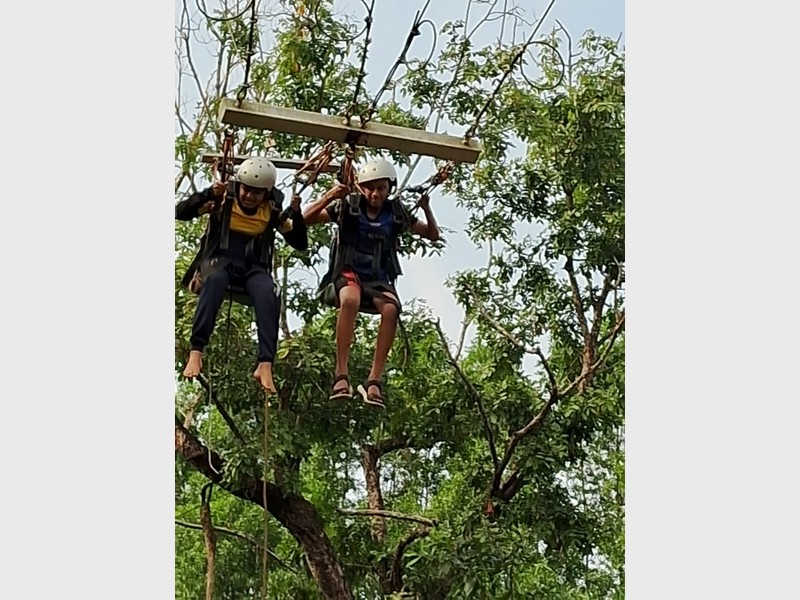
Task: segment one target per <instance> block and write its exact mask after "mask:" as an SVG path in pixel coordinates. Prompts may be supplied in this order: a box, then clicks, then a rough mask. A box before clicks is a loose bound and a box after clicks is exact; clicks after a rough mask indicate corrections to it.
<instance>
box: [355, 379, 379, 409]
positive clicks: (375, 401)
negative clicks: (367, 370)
mask: <svg viewBox="0 0 800 600" xmlns="http://www.w3.org/2000/svg"><path fill="white" fill-rule="evenodd" d="M373 386H375V387H376V388H378V392H381V391H382V390H381V382H380V381H377V380H375V379H368V380H367V381H365V382H364V384H363V385H361V384H359V385H358V393H359V394H361V397H362V398H364V402H366V403H367V404H369V405H370V406H377V407H378V408H386V405H385V404H384V403H383V397H382V396H381V394H380V393H378V394H375V393H372V394H368V393H367V390H368V389H369V388H371V387H373Z"/></svg>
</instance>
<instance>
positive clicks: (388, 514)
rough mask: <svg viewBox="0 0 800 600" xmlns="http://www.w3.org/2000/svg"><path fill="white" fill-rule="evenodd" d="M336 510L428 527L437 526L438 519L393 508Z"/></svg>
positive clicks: (353, 515)
mask: <svg viewBox="0 0 800 600" xmlns="http://www.w3.org/2000/svg"><path fill="white" fill-rule="evenodd" d="M336 512H338V513H339V514H342V515H347V516H351V517H378V518H381V519H397V520H398V521H409V522H411V523H421V524H422V525H426V526H427V527H435V526H436V525H437V521H436V520H435V519H428V518H425V517H419V516H417V515H406V514H403V513H399V512H395V511H392V510H372V509H369V508H337V509H336Z"/></svg>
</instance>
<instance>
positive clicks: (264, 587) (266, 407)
mask: <svg viewBox="0 0 800 600" xmlns="http://www.w3.org/2000/svg"><path fill="white" fill-rule="evenodd" d="M268 424H269V392H267V391H265V392H264V486H263V488H262V489H263V496H264V498H263V499H264V553H263V559H262V561H263V568H262V591H261V597H262V598H263V599H264V600H267V598H268V597H269V596H268V585H269V510H268V508H267V477H268V473H267V458H268V456H269V440H268V437H267V436H268V434H269V425H268Z"/></svg>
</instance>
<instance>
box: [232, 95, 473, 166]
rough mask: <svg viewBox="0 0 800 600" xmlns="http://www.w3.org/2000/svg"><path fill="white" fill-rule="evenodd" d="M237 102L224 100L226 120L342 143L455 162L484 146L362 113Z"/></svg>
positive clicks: (467, 160) (468, 160)
mask: <svg viewBox="0 0 800 600" xmlns="http://www.w3.org/2000/svg"><path fill="white" fill-rule="evenodd" d="M237 104H238V102H237V101H236V100H231V99H229V98H223V99H222V100H221V101H220V107H219V118H220V121H221V122H222V123H225V124H227V125H235V126H239V127H249V128H252V129H263V130H269V131H278V132H281V133H290V134H293V135H299V136H303V137H311V138H320V139H324V140H333V141H336V142H339V143H342V144H344V143H349V142H351V141H354V140H355V143H356V145H358V146H363V147H368V148H384V149H386V150H395V151H398V152H403V153H405V154H422V155H424V156H433V157H435V158H440V159H443V160H452V161H454V162H464V163H474V162H476V161H477V160H478V156H479V155H480V153H481V150H482V146H481V143H480V142H478V141H476V140H469V141H466V140H465V139H464V138H459V137H456V136H453V135H445V134H442V133H430V132H428V131H423V130H420V129H411V128H410V127H397V126H396V125H386V124H385V123H375V122H372V121H370V122H368V123H367V124H366V125H365V126H364V127H363V128H362V127H361V125H360V122H359V120H358V117H353V119H352V120H351V121H350V125H349V126H348V125H347V124H346V122H345V120H344V118H343V117H340V116H339V117H337V116H334V115H324V114H321V113H317V112H310V111H305V110H296V109H291V108H283V107H279V106H271V105H268V104H260V103H257V102H242V106H241V107H239V106H238V105H237Z"/></svg>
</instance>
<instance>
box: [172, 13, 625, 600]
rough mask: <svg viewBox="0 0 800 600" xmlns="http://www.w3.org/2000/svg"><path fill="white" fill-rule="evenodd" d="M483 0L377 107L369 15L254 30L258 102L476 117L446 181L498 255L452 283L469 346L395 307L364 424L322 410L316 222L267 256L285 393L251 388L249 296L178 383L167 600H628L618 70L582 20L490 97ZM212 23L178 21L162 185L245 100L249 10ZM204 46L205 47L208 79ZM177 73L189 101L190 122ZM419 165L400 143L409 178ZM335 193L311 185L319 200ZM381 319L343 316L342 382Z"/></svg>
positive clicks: (498, 54) (194, 229) (328, 16)
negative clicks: (382, 399)
mask: <svg viewBox="0 0 800 600" xmlns="http://www.w3.org/2000/svg"><path fill="white" fill-rule="evenodd" d="M484 4H485V3H481V2H477V1H474V0H473V1H472V2H470V3H469V5H468V11H467V13H466V14H465V15H464V18H463V19H459V20H454V21H452V22H450V23H447V24H444V25H443V26H442V28H441V30H440V36H441V37H442V38H443V39H442V42H443V48H442V50H441V51H439V52H438V54H437V55H436V56H435V57H433V58H432V59H431V60H430V61H422V60H414V61H409V64H408V65H407V66H406V70H405V73H404V74H402V75H399V76H398V78H397V81H395V82H394V85H393V86H391V89H390V90H388V91H390V92H391V94H390V96H391V97H390V98H388V99H386V100H383V95H382V94H377V93H374V92H372V93H368V90H366V89H359V93H358V94H357V95H356V96H355V103H353V102H354V89H355V87H356V85H355V82H356V81H358V79H359V73H360V72H361V61H360V59H361V56H362V53H363V50H364V36H363V35H362V36H360V37H359V36H358V33H359V32H360V31H362V32H363V30H364V29H365V26H364V25H361V24H359V23H350V22H348V21H347V20H346V19H344V18H343V17H341V16H338V15H334V13H333V10H332V6H331V3H330V2H325V1H319V2H301V1H284V2H280V3H279V4H278V6H277V9H276V10H275V11H274V12H272V13H271V14H268V15H265V14H262V15H260V18H259V23H260V24H262V25H260V27H259V29H258V30H257V34H258V35H256V36H255V38H254V39H255V41H256V43H255V44H254V46H253V47H254V48H258V40H259V39H260V37H261V36H262V35H263V34H264V33H265V32H266V31H270V29H269V28H267V27H265V28H264V29H261V27H262V26H263V24H264V23H267V24H272V25H273V27H272V29H271V31H272V32H274V41H273V42H272V43H270V44H269V45H268V47H267V48H266V49H265V50H263V51H261V50H257V51H255V53H254V54H253V55H252V58H251V59H250V68H249V88H248V89H247V93H248V94H249V95H250V97H251V98H253V99H255V100H256V101H259V102H266V103H272V104H276V105H280V106H288V107H295V108H299V109H305V110H316V111H320V110H324V111H326V112H329V113H332V114H344V113H345V112H347V111H348V110H349V109H352V110H355V111H356V114H360V113H363V112H364V111H366V110H368V109H369V107H370V106H371V105H372V101H373V100H375V99H378V100H383V101H382V102H380V101H379V102H377V103H376V104H375V109H376V111H375V115H374V119H376V120H379V121H382V122H387V123H392V124H400V125H403V126H410V127H417V128H427V129H429V130H436V129H438V128H439V127H440V126H441V125H442V124H445V123H450V124H453V125H455V126H461V127H462V128H464V129H466V128H468V127H469V126H470V125H472V124H473V123H474V122H475V117H476V115H477V114H479V113H481V111H482V110H483V115H482V119H481V121H480V123H479V129H478V135H479V137H480V139H481V141H482V143H483V145H484V151H483V153H482V155H481V157H480V159H479V161H478V162H477V163H476V164H475V165H458V166H457V167H456V168H455V169H454V170H453V172H452V174H451V176H450V178H449V179H448V180H447V181H446V182H444V183H443V184H442V187H443V190H444V191H445V193H446V194H448V196H450V197H453V198H455V199H456V201H457V202H458V203H459V204H460V205H462V206H463V207H465V208H466V209H468V210H469V212H470V214H471V215H473V217H472V219H471V222H470V235H471V238H472V240H473V241H474V243H475V244H476V246H484V245H485V246H487V247H488V248H489V258H488V261H487V264H486V266H485V267H482V268H478V269H471V270H468V271H465V272H461V273H455V274H454V275H453V277H452V278H451V279H450V280H449V282H448V285H449V287H450V288H451V289H452V291H453V293H454V294H455V296H456V298H457V299H458V302H459V304H460V305H461V306H462V307H463V310H464V331H463V332H462V335H461V336H459V339H457V340H450V339H448V338H447V336H446V335H445V333H444V332H443V331H442V329H441V327H440V325H439V323H438V320H437V318H436V316H435V315H434V314H432V313H431V312H430V310H428V309H427V308H426V307H425V306H424V305H423V304H421V303H418V302H413V301H412V302H406V304H407V310H406V313H405V314H404V316H403V324H404V333H403V334H401V335H399V336H398V339H397V340H396V343H395V346H394V348H393V350H392V353H391V355H390V358H389V364H388V365H387V400H388V402H389V405H390V406H389V410H388V411H387V412H386V413H376V412H374V411H373V410H372V409H369V408H368V407H362V406H359V405H357V404H356V403H350V404H337V405H332V404H331V403H329V402H328V400H327V396H328V387H329V382H330V380H331V377H332V373H333V357H334V338H333V331H334V327H333V324H334V319H335V314H334V313H333V312H332V311H330V310H328V309H326V308H324V307H322V306H320V305H319V303H318V302H317V301H316V299H315V291H316V290H315V284H316V282H317V278H316V277H314V276H311V275H310V273H315V272H316V273H317V275H318V273H319V272H318V269H320V268H322V267H324V265H325V261H326V259H327V244H328V243H329V241H330V232H329V231H327V230H325V229H323V228H314V229H312V240H311V241H312V248H311V250H310V251H309V252H308V254H307V255H302V254H299V253H296V252H294V251H292V250H291V249H290V248H288V247H280V249H279V251H278V253H277V256H278V259H277V260H276V265H275V269H276V280H277V281H281V282H283V285H282V287H283V289H284V299H285V311H284V314H283V315H282V317H281V330H282V332H283V335H282V339H281V342H280V349H279V354H278V362H277V364H276V370H275V375H276V383H277V384H278V385H279V387H280V393H279V395H278V397H277V398H274V399H273V400H272V402H271V403H270V405H269V406H265V399H264V396H263V395H262V393H261V391H260V389H259V388H258V386H257V384H255V383H254V382H252V381H251V380H250V379H249V373H250V371H252V368H251V362H252V352H253V345H254V341H253V339H252V331H251V326H250V315H249V313H248V311H247V310H246V309H244V308H243V307H241V306H239V305H233V306H230V307H229V308H230V313H229V316H228V314H224V311H223V313H221V314H224V317H223V319H221V320H220V323H219V325H218V328H217V332H216V333H215V336H214V338H213V340H212V344H211V346H210V347H209V348H208V349H207V352H206V361H205V362H206V370H207V373H208V375H207V377H206V378H204V379H203V380H202V382H201V384H198V385H189V384H186V383H185V382H181V383H180V384H179V392H178V395H177V399H176V424H175V428H176V451H177V453H176V536H177V537H176V596H177V597H180V598H196V597H198V596H199V595H201V594H203V593H204V590H205V593H206V594H207V597H214V598H242V597H252V596H255V595H257V594H258V593H260V592H263V591H264V583H263V581H262V575H263V572H264V571H265V567H268V569H269V592H270V597H295V598H318V597H322V598H350V597H353V598H374V597H393V595H394V597H400V594H405V595H406V597H418V598H442V599H444V598H463V597H487V598H488V597H491V598H512V597H517V596H524V597H528V596H531V595H534V596H537V597H574V598H606V597H621V596H622V595H624V533H623V520H624V485H623V484H624V429H623V425H624V345H623V344H624V322H625V316H624V315H625V313H624V56H623V54H622V51H621V49H620V48H619V46H618V43H617V42H615V41H613V40H609V39H603V38H600V37H598V36H596V35H595V34H593V33H592V32H591V31H590V32H586V33H585V35H584V36H583V37H582V38H581V40H580V42H579V44H578V45H579V48H577V49H576V48H573V47H572V46H573V42H572V39H571V38H570V37H569V34H568V33H567V32H566V31H564V30H563V29H561V28H558V29H556V30H554V31H553V32H551V34H549V35H548V36H546V37H545V38H543V39H541V40H540V41H538V42H537V44H535V45H534V46H531V48H534V47H535V48H537V49H538V50H540V52H538V62H539V71H540V72H539V74H538V76H537V77H536V78H535V79H534V78H533V76H532V75H531V74H530V72H531V71H532V69H531V68H530V66H527V67H522V68H519V67H518V68H516V69H513V70H511V71H510V75H509V76H508V77H507V79H506V80H505V82H504V83H503V85H502V86H501V87H499V88H497V85H496V84H497V81H498V78H500V77H501V76H502V74H503V73H504V72H505V70H506V69H507V68H508V67H509V66H511V65H512V64H514V62H516V61H517V58H515V57H517V55H518V53H519V52H520V50H521V49H522V45H521V44H509V43H507V42H502V43H497V44H493V45H490V46H483V47H478V46H476V45H475V44H474V42H473V39H474V32H475V31H476V30H477V29H480V28H482V27H488V26H491V23H493V22H495V21H493V17H494V16H495V14H499V13H495V12H493V11H495V9H494V7H493V6H487V7H485V8H484V6H483V5H484ZM377 10H379V8H378V9H377ZM481 11H483V12H481ZM476 14H477V21H476ZM521 14H522V13H521V11H519V9H516V8H514V9H512V10H510V11H509V12H507V13H506V15H505V19H508V21H509V23H510V22H512V21H513V20H515V19H519V18H520V17H521ZM210 16H213V17H214V19H219V18H220V17H222V18H226V19H229V20H224V21H220V20H214V19H209V18H206V17H202V16H200V17H198V15H197V14H193V11H192V9H191V8H190V7H189V5H188V4H184V6H183V11H182V18H181V20H180V22H179V26H178V39H177V43H178V62H179V65H180V69H181V71H180V72H181V75H180V76H179V95H178V102H177V103H176V118H177V121H178V128H179V132H178V134H177V135H176V166H177V171H178V175H177V178H176V195H180V194H183V193H185V192H186V191H188V190H190V189H193V188H197V187H201V186H202V185H203V183H202V182H203V181H206V182H207V181H208V180H209V178H210V176H211V173H210V171H209V169H208V166H207V165H203V164H202V163H201V162H200V155H201V154H202V153H203V152H218V151H219V148H220V146H221V143H222V135H223V132H222V131H221V129H220V127H219V126H218V124H217V123H216V122H215V115H216V106H217V103H218V101H219V98H221V97H224V96H228V97H230V96H232V95H235V93H236V91H237V87H236V86H237V84H238V83H239V82H240V81H241V79H240V78H239V76H240V75H241V74H242V72H243V70H244V66H245V65H246V63H247V56H248V40H249V38H248V36H249V12H248V11H247V5H245V4H244V3H240V4H238V5H235V6H234V5H231V6H228V7H227V8H225V9H224V10H223V11H222V12H217V13H215V14H214V15H210ZM374 18H380V13H376V14H375V15H374ZM201 34H202V36H207V38H205V37H200V38H198V36H201ZM197 39H200V41H199V42H198V41H197ZM198 43H200V44H206V45H207V46H213V48H214V52H213V54H214V55H215V57H216V63H215V66H214V67H213V68H212V69H211V70H210V73H209V74H208V75H207V79H204V75H202V74H201V70H200V69H198V66H197V65H196V64H195V61H194V56H195V54H196V52H195V50H196V48H197V44H198ZM265 45H266V44H265ZM204 51H207V49H204ZM559 52H560V54H559ZM531 55H532V53H528V54H526V55H525V56H527V57H530V56H531ZM367 56H368V54H367ZM562 56H563V59H562V58H561V57H562ZM528 60H529V59H528ZM187 84H192V85H193V86H194V88H195V89H196V90H197V91H198V92H199V98H198V101H197V103H196V104H195V105H194V106H193V107H192V108H190V109H188V108H186V107H185V106H183V105H182V103H181V102H182V98H183V95H184V93H185V88H186V85H187ZM495 91H496V96H494V95H493V94H494V93H495ZM373 94H374V95H373ZM376 97H378V98H376ZM238 136H239V137H238V140H237V150H236V151H237V153H239V154H247V153H249V152H251V151H256V150H258V149H261V148H263V147H264V146H265V144H274V146H275V148H276V149H278V150H279V151H280V155H281V156H284V157H297V158H302V159H306V158H308V157H309V156H311V155H313V154H314V153H315V152H316V151H317V150H318V149H319V148H320V146H321V142H320V141H319V140H310V139H302V138H297V137H293V136H288V135H284V134H281V133H278V132H273V133H271V134H270V136H267V135H266V134H265V132H260V131H240V132H238ZM515 147H516V148H521V149H523V152H522V153H521V154H520V153H519V152H517V153H516V154H515V152H514V149H515ZM417 158H418V157H414V156H402V155H401V154H399V153H395V154H394V155H393V159H394V160H395V161H398V162H400V163H401V164H404V165H407V166H408V170H407V172H406V177H405V179H406V180H409V178H410V174H411V173H413V172H414V169H416V168H417V165H418V164H419V163H418V160H417ZM330 183H331V179H330V177H328V176H322V177H320V181H319V182H318V184H316V187H314V188H312V189H319V188H321V187H325V186H327V185H329V184H330ZM201 226H202V225H201V224H184V223H181V224H176V272H175V273H176V288H175V289H176V292H175V305H176V317H175V325H176V327H175V330H176V356H177V359H178V360H177V362H176V373H180V371H181V370H182V365H181V364H180V361H181V360H183V358H184V357H185V356H186V354H187V352H188V348H187V347H186V344H187V340H188V337H189V328H190V325H191V316H192V314H193V311H194V306H195V304H194V303H195V302H196V297H194V296H193V295H191V294H190V293H189V292H188V291H186V290H184V289H183V288H181V287H180V285H179V279H180V277H181V276H182V274H183V272H184V271H185V269H186V267H187V265H188V262H189V261H190V260H191V257H192V256H193V252H194V250H195V248H196V243H197V239H198V237H199V233H200V231H201V230H200V228H201ZM405 251H406V252H407V253H412V252H417V253H422V252H440V251H443V247H442V245H441V244H440V245H432V244H423V243H420V242H418V243H415V244H413V245H411V244H409V245H407V246H406V248H405ZM445 251H446V250H445ZM412 276H413V275H412ZM292 321H297V322H298V323H299V325H297V326H295V327H292V326H291V322H292ZM375 327H376V323H375V322H374V320H373V319H371V318H369V317H366V316H361V317H359V326H358V329H357V333H356V343H355V346H354V350H353V355H352V358H351V361H352V362H351V364H352V365H353V367H352V369H353V372H362V371H364V372H366V370H368V365H369V363H370V360H371V353H372V345H371V343H370V342H371V340H374V338H375ZM468 328H469V329H470V331H471V332H472V333H473V335H472V340H471V341H470V342H468V343H467V342H466V341H465V340H466V333H467V329H468ZM532 359H533V360H532ZM531 362H534V366H533V367H531V366H530V365H531ZM265 413H267V414H268V417H269V418H268V420H266V422H265ZM265 425H266V426H267V429H268V431H267V438H268V448H267V452H266V453H265V451H264V446H263V441H264V440H263V435H264V429H265ZM265 456H266V460H265ZM210 483H213V485H212V486H209V484H210ZM265 499H266V502H265ZM264 505H266V507H267V511H268V513H269V515H270V517H269V522H268V527H267V529H266V534H267V535H266V539H265V535H264V533H265V531H264V529H263V519H264V511H263V506H264ZM265 549H268V550H269V551H270V552H271V554H270V558H269V559H268V563H267V564H266V565H265V564H264V558H263V555H264V550H265Z"/></svg>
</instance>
